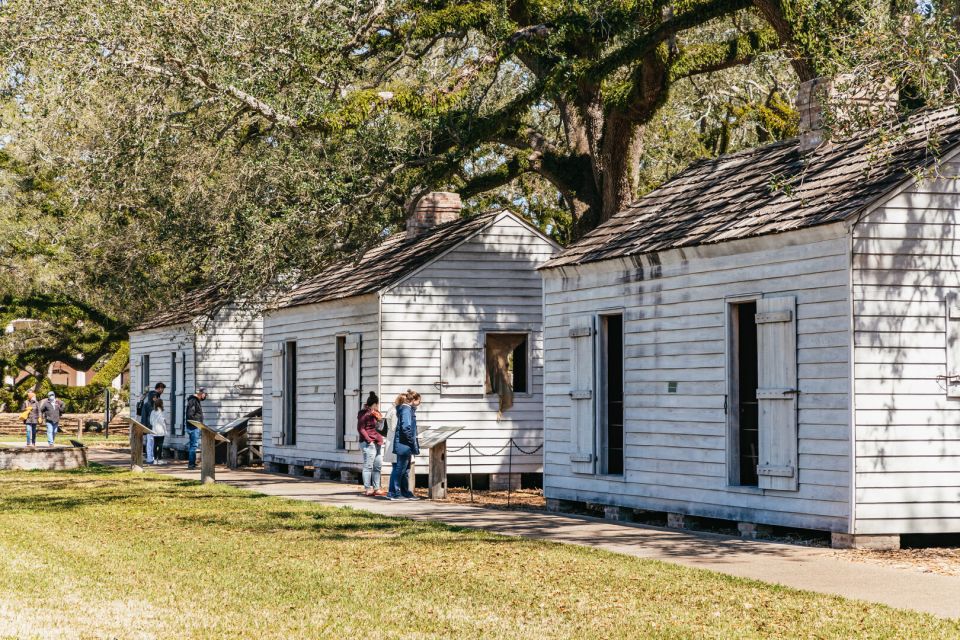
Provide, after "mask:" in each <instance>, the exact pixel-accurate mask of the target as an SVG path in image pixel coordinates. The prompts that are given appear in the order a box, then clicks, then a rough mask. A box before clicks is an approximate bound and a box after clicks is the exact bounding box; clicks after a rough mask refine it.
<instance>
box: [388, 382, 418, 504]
mask: <svg viewBox="0 0 960 640" xmlns="http://www.w3.org/2000/svg"><path fill="white" fill-rule="evenodd" d="M398 400H399V398H398ZM419 406H420V394H419V393H417V392H416V391H414V390H413V389H409V390H407V393H405V394H404V395H403V400H402V402H401V404H400V405H399V406H398V407H397V432H396V435H394V437H393V453H394V458H395V460H394V463H393V470H392V471H391V472H390V490H389V491H388V492H387V498H389V499H390V500H419V498H417V496H415V495H414V494H413V491H412V487H411V486H410V478H409V474H410V462H411V460H413V456H417V455H420V442H419V441H418V440H417V407H419Z"/></svg>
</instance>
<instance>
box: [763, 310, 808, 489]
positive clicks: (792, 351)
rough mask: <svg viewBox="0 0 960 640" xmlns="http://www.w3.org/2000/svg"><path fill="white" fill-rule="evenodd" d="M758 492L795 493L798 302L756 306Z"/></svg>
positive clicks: (797, 486)
mask: <svg viewBox="0 0 960 640" xmlns="http://www.w3.org/2000/svg"><path fill="white" fill-rule="evenodd" d="M756 321H757V360H758V362H757V365H758V370H757V373H758V376H757V382H758V384H757V404H758V405H759V433H758V440H759V450H760V451H759V453H760V463H759V465H757V475H758V481H757V483H758V486H759V487H761V488H763V489H779V490H782V491H796V490H798V489H799V477H798V476H799V472H798V468H797V464H798V463H797V393H798V392H799V391H798V388H797V299H796V298H795V297H793V296H785V297H781V298H762V299H760V300H757V316H756Z"/></svg>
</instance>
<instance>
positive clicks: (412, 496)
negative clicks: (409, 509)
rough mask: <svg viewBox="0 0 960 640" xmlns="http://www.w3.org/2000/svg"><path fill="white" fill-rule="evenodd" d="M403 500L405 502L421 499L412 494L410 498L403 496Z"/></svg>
mask: <svg viewBox="0 0 960 640" xmlns="http://www.w3.org/2000/svg"><path fill="white" fill-rule="evenodd" d="M403 499H404V500H419V499H420V498H418V497H417V496H415V495H413V494H411V495H409V496H403Z"/></svg>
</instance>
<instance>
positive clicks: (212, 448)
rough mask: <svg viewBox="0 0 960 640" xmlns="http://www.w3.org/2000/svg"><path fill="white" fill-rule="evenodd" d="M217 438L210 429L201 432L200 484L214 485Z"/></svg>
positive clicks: (215, 479)
mask: <svg viewBox="0 0 960 640" xmlns="http://www.w3.org/2000/svg"><path fill="white" fill-rule="evenodd" d="M216 459H217V437H216V436H215V435H214V434H213V432H212V431H210V430H209V429H202V430H201V431H200V482H201V483H203V484H213V483H214V482H216V481H217V478H216V467H215V463H216Z"/></svg>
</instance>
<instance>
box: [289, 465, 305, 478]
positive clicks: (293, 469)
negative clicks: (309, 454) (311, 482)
mask: <svg viewBox="0 0 960 640" xmlns="http://www.w3.org/2000/svg"><path fill="white" fill-rule="evenodd" d="M287 474H288V475H291V476H295V477H297V478H302V477H303V476H305V475H306V471H305V470H304V468H303V465H302V464H291V465H288V466H287Z"/></svg>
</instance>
